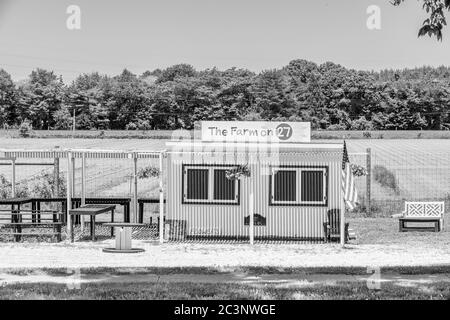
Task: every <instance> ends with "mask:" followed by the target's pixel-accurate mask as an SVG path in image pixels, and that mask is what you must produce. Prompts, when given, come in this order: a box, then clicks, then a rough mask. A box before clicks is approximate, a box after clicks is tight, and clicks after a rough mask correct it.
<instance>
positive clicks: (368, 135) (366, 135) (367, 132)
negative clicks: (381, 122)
mask: <svg viewBox="0 0 450 320" xmlns="http://www.w3.org/2000/svg"><path fill="white" fill-rule="evenodd" d="M363 137H364V138H366V139H371V138H372V134H371V133H370V131H364V132H363Z"/></svg>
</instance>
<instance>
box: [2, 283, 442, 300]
mask: <svg viewBox="0 0 450 320" xmlns="http://www.w3.org/2000/svg"><path fill="white" fill-rule="evenodd" d="M0 299H2V300H5V299H8V300H9V299H11V300H17V299H20V300H28V299H33V300H54V299H58V300H60V299H100V300H137V299H138V300H139V299H144V300H148V299H150V300H167V299H177V300H178V299H179V300H200V299H214V300H230V299H231V300H249V299H251V300H335V299H338V300H366V299H370V300H383V299H389V300H392V299H401V300H417V299H420V300H448V299H450V282H446V281H438V282H433V283H425V284H420V285H413V286H411V285H404V284H402V283H385V284H383V285H382V286H381V290H373V289H371V288H370V287H368V286H367V282H366V281H352V282H350V281H345V282H344V281H339V282H335V283H333V284H317V283H313V282H308V281H303V282H300V283H298V282H297V284H296V285H295V284H294V285H290V284H289V283H281V284H273V283H260V284H253V285H251V284H250V285H248V284H236V283H189V282H188V283H164V282H148V283H108V284H105V283H101V284H83V285H82V286H81V288H80V289H77V290H68V289H67V286H66V285H61V284H50V283H37V284H36V283H35V284H15V285H7V286H4V287H0Z"/></svg>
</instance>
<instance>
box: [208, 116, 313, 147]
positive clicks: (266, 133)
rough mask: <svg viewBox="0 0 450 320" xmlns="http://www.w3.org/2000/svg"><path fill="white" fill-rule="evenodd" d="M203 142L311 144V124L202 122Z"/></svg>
mask: <svg viewBox="0 0 450 320" xmlns="http://www.w3.org/2000/svg"><path fill="white" fill-rule="evenodd" d="M201 127H202V141H216V142H219V141H220V142H271V143H292V142H310V141H311V124H310V123H309V122H266V121H202V122H201Z"/></svg>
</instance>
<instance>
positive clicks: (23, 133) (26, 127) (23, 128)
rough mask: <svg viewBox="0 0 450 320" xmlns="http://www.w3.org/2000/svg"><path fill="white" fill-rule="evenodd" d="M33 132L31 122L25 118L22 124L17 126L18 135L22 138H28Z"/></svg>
mask: <svg viewBox="0 0 450 320" xmlns="http://www.w3.org/2000/svg"><path fill="white" fill-rule="evenodd" d="M32 133H33V127H32V125H31V123H30V122H29V121H27V120H25V121H24V122H22V124H21V125H20V127H19V136H20V137H22V138H28V137H30V136H31V134H32Z"/></svg>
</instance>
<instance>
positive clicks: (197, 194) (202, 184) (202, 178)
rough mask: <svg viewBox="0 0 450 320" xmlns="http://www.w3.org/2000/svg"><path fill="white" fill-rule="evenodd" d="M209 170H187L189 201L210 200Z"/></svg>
mask: <svg viewBox="0 0 450 320" xmlns="http://www.w3.org/2000/svg"><path fill="white" fill-rule="evenodd" d="M208 175H209V170H208V169H188V170H187V199H190V200H207V199H208Z"/></svg>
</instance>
